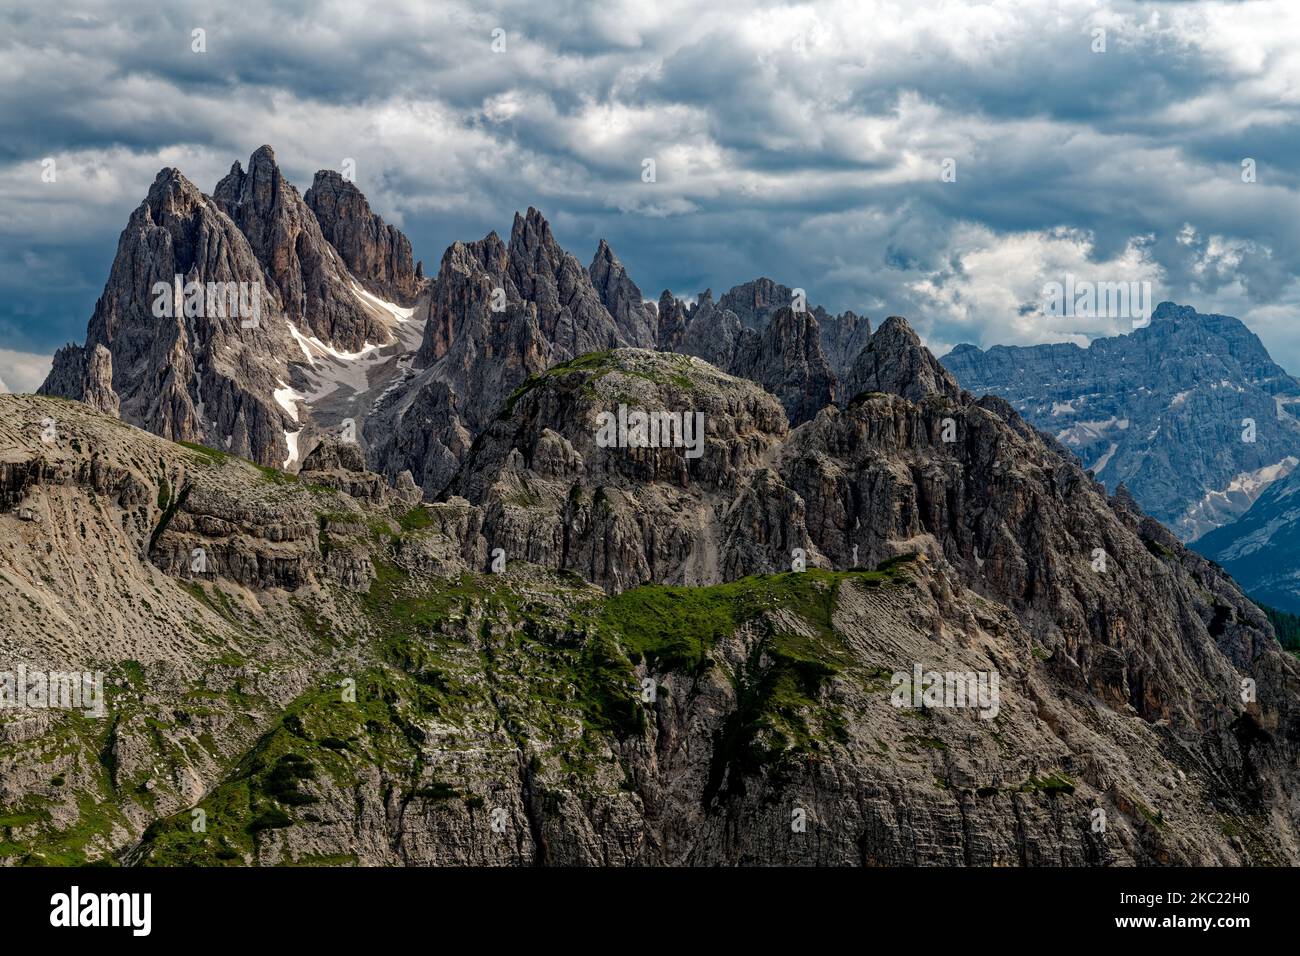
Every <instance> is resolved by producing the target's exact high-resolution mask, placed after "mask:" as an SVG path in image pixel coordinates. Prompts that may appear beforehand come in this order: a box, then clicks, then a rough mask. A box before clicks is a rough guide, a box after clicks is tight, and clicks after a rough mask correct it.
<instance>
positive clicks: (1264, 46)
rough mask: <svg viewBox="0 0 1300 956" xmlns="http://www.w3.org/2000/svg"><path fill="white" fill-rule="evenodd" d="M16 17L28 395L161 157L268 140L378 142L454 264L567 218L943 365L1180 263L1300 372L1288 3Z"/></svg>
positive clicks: (1296, 24)
mask: <svg viewBox="0 0 1300 956" xmlns="http://www.w3.org/2000/svg"><path fill="white" fill-rule="evenodd" d="M4 16H5V18H6V22H5V29H4V31H3V39H0V68H2V69H3V73H2V74H0V75H2V76H3V77H4V78H5V82H4V83H0V114H2V115H3V116H4V117H5V124H4V133H5V135H4V136H0V256H2V257H3V258H2V259H0V261H2V262H3V264H4V265H3V267H0V378H3V379H5V381H6V382H7V383H8V384H9V385H10V387H20V386H19V385H16V384H15V382H14V381H13V379H15V378H16V377H22V376H24V375H25V376H27V377H30V375H31V372H30V363H29V364H28V365H25V366H23V369H26V371H23V370H22V369H17V368H16V366H15V365H14V361H15V360H12V359H6V358H5V356H6V355H8V354H9V353H8V352H5V351H4V350H6V349H7V350H18V351H20V352H30V353H46V354H48V353H49V352H51V351H52V350H53V348H54V347H56V346H57V345H59V344H61V343H62V342H63V341H65V340H69V339H78V340H79V339H80V338H81V336H82V334H83V333H84V327H85V322H86V319H87V317H88V315H89V313H90V311H91V309H92V308H93V305H94V300H95V298H96V296H97V295H98V294H99V291H100V289H101V288H102V285H103V281H104V278H105V276H106V274H107V268H108V264H109V263H110V262H111V260H112V255H113V251H114V248H115V245H116V239H117V234H118V231H119V230H120V229H121V227H122V225H123V224H124V223H125V221H126V218H127V216H128V215H129V213H130V211H131V209H132V208H134V206H135V205H137V204H138V203H139V201H140V199H141V198H142V197H143V195H144V193H145V191H146V190H147V188H148V185H149V183H150V182H151V181H152V179H153V176H154V174H155V173H156V171H157V169H158V168H160V167H161V166H164V165H174V166H177V167H179V168H181V169H182V170H183V171H184V172H185V173H186V175H188V176H189V177H190V178H191V179H193V180H194V181H195V182H196V183H198V184H199V186H200V187H201V188H203V189H205V190H211V189H212V187H213V186H214V184H215V182H216V180H217V179H218V178H219V177H220V176H221V175H222V174H223V173H224V172H225V171H226V170H227V169H228V168H229V166H230V164H231V163H232V162H234V161H236V160H239V161H241V162H244V161H246V160H247V157H248V155H249V153H251V152H252V151H253V150H254V149H256V148H257V147H258V146H259V145H261V144H262V143H270V144H272V145H273V146H275V148H276V153H277V156H278V158H279V160H280V162H281V165H282V166H283V168H284V169H285V171H286V174H287V175H288V176H289V177H290V178H291V179H292V180H293V181H294V182H296V183H297V184H298V185H299V187H300V188H305V187H306V186H307V185H308V184H309V182H310V179H311V176H312V173H313V172H314V171H315V170H316V169H318V168H324V167H332V168H337V167H338V165H339V164H340V163H341V162H342V161H343V159H344V158H345V157H346V158H351V159H355V160H356V161H357V164H358V181H359V184H360V185H361V187H362V188H363V189H364V190H365V191H366V193H367V195H368V196H369V198H370V199H371V202H372V204H373V205H374V206H375V207H376V209H378V210H379V211H380V212H381V213H382V214H383V215H385V216H386V217H387V218H388V219H390V221H394V222H397V223H398V224H399V225H401V227H402V228H403V229H404V230H405V231H406V232H407V233H408V234H409V235H410V237H411V239H412V242H413V243H414V245H415V247H416V252H417V255H418V256H420V257H422V258H423V259H424V260H425V265H426V269H428V270H429V271H431V272H432V271H434V270H435V269H436V265H437V262H438V260H439V259H440V258H441V255H442V252H443V250H444V249H445V247H446V246H447V244H448V243H449V242H450V241H452V240H453V239H457V238H479V237H481V236H482V235H484V234H486V233H487V232H488V231H490V230H493V229H495V230H496V231H498V232H499V233H502V234H507V233H508V231H509V228H510V223H511V218H512V216H513V213H514V212H515V210H517V209H524V208H527V207H528V206H530V205H533V206H537V207H538V208H540V209H541V210H542V211H543V212H544V213H545V214H546V215H547V216H548V217H549V218H550V219H551V221H552V224H553V226H554V228H555V230H556V232H557V235H558V236H559V238H560V240H561V242H562V243H564V244H565V245H566V246H567V247H568V248H570V250H571V251H572V252H574V254H575V255H577V256H578V257H579V258H580V259H582V260H583V261H584V262H585V261H587V260H588V259H589V258H590V256H591V255H592V253H593V251H594V249H595V246H596V243H597V241H598V240H599V239H600V238H602V237H604V238H608V239H609V241H610V242H611V243H612V244H613V245H614V248H615V249H616V250H617V252H618V253H619V255H620V257H621V258H622V259H623V260H624V262H625V263H626V264H627V265H628V267H629V269H630V271H631V272H632V274H633V276H634V278H635V279H636V280H637V282H638V283H639V284H640V285H641V287H642V290H643V292H644V293H645V294H646V295H647V296H649V297H657V296H658V293H659V291H660V290H661V289H663V288H665V287H667V288H671V289H672V290H673V291H674V292H675V293H677V294H678V295H694V294H696V293H697V292H699V291H702V290H703V289H704V288H707V287H712V288H713V290H714V292H715V294H716V293H719V292H721V291H723V290H725V289H726V288H728V287H729V286H730V285H733V284H736V283H739V282H743V281H747V280H749V279H752V278H754V277H755V276H757V275H760V274H767V275H771V276H773V277H774V278H777V279H779V280H781V281H783V282H785V283H787V284H789V285H798V286H802V287H804V288H806V289H808V290H809V294H810V297H811V299H812V300H813V301H814V302H818V303H822V304H824V305H826V306H827V307H829V308H833V309H843V308H852V309H854V310H856V311H859V312H866V313H868V314H871V315H872V316H873V318H876V319H879V318H882V317H883V315H885V314H889V313H900V314H904V315H908V316H909V317H910V318H912V319H913V321H914V323H915V324H916V326H917V327H918V329H919V330H920V331H921V332H922V333H923V334H924V335H925V336H926V338H927V341H929V342H930V343H931V344H932V345H933V346H934V347H936V348H937V349H939V350H943V349H946V348H947V347H948V346H951V345H953V344H955V343H956V342H958V341H962V340H974V341H977V342H979V343H981V344H984V345H989V344H993V343H994V342H999V341H1006V342H1012V341H1015V342H1034V341H1048V340H1053V339H1060V338H1062V337H1063V336H1065V335H1069V334H1071V333H1074V332H1077V331H1078V330H1075V329H1067V330H1063V329H1059V328H1053V327H1052V326H1051V325H1050V324H1049V323H1046V322H1044V320H1043V319H1042V316H1041V315H1039V314H1038V311H1037V303H1038V299H1039V290H1040V288H1041V286H1042V284H1043V282H1045V281H1049V280H1052V279H1059V278H1060V276H1061V274H1062V273H1064V272H1066V271H1070V272H1074V273H1075V274H1077V275H1080V276H1083V277H1089V278H1093V279H1099V280H1101V279H1104V280H1120V279H1148V280H1150V281H1152V282H1153V284H1154V285H1155V287H1156V294H1157V296H1158V297H1162V298H1175V299H1178V300H1180V301H1187V302H1190V303H1192V304H1194V305H1197V306H1198V307H1200V308H1202V309H1203V310H1213V311H1221V312H1229V313H1234V314H1238V315H1241V316H1242V317H1243V318H1244V319H1246V320H1247V321H1248V322H1249V323H1251V324H1252V326H1253V327H1254V328H1256V330H1257V331H1258V332H1259V333H1260V335H1261V337H1262V338H1263V339H1264V340H1265V343H1266V344H1267V345H1268V346H1269V347H1270V348H1271V349H1272V350H1273V351H1274V353H1275V355H1277V357H1279V358H1280V359H1281V360H1282V361H1283V362H1284V364H1288V365H1289V366H1290V367H1292V368H1293V369H1296V370H1300V332H1298V331H1293V326H1295V323H1294V321H1293V317H1294V315H1295V309H1296V306H1297V304H1300V289H1298V288H1297V284H1296V280H1295V278H1294V275H1295V272H1296V262H1297V253H1298V252H1300V215H1298V213H1300V182H1298V181H1297V177H1298V176H1300V172H1297V171H1296V170H1295V169H1294V168H1293V167H1294V164H1293V163H1292V162H1290V159H1291V157H1293V156H1294V155H1295V154H1296V152H1297V149H1298V148H1300V123H1297V122H1296V120H1297V118H1298V117H1297V111H1298V110H1300V94H1298V93H1297V90H1300V51H1297V50H1296V49H1294V47H1295V44H1294V43H1292V42H1291V41H1290V39H1289V38H1290V37H1294V36H1295V35H1297V34H1300V14H1298V13H1297V12H1296V10H1295V9H1294V8H1293V7H1292V6H1291V5H1288V4H1286V3H1283V2H1279V3H1247V4H1218V3H1204V4H1141V3H1092V2H1084V0H1077V2H1076V0H1064V2H1061V3H1057V4H1043V3H1039V2H1030V0H1023V2H1015V0H1005V2H997V3H989V4H980V5H975V4H969V3H940V2H935V3H873V2H862V0H846V2H815V3H809V4H802V5H797V6H789V5H785V4H779V3H755V4H748V5H742V4H734V3H722V2H717V3H699V2H695V3H678V2H675V0H670V2H665V3H659V4H644V3H608V4H599V5H597V4H590V3H585V2H577V0H573V2H564V3H546V4H538V3H502V4H499V5H496V6H493V7H491V8H489V7H485V6H482V5H477V4H475V5H470V4H467V3H445V4H436V5H429V4H425V3H419V2H410V3H400V2H396V3H386V4H383V5H376V6H374V7H372V8H369V9H362V8H361V6H360V5H359V4H356V3H329V4H312V3H288V2H263V3H256V4H246V5H243V4H235V5H231V4H223V5H220V6H219V7H218V6H211V7H210V6H209V5H207V4H201V3H187V2H181V3H173V4H168V5H166V6H165V7H162V8H160V7H159V5H157V4H156V3H145V2H136V0H118V2H114V3H111V4H110V3H80V4H72V5H59V6H58V7H57V8H53V9H49V10H36V11H29V12H18V11H14V12H8V13H6V14H4ZM196 28H201V29H203V30H205V31H206V43H207V52H206V53H203V54H196V53H194V52H192V50H191V42H192V40H191V31H192V30H194V29H196ZM498 28H499V29H501V30H504V31H505V41H506V49H505V51H504V52H499V53H497V52H493V49H492V39H493V30H494V29H498ZM1096 28H1103V29H1105V31H1106V51H1105V52H1104V53H1096V52H1093V44H1094V36H1093V30H1094V29H1096ZM47 157H53V158H55V159H56V160H57V162H58V165H59V170H60V177H59V180H58V182H57V183H54V184H49V183H42V182H41V179H40V173H41V168H42V167H41V162H42V160H43V159H45V158H47ZM1247 157H1249V158H1253V159H1254V160H1255V161H1256V163H1257V171H1258V181H1257V182H1256V183H1253V184H1246V183H1243V182H1242V181H1241V161H1242V160H1243V159H1244V158H1247ZM948 158H951V159H953V160H955V162H956V168H957V180H956V182H942V181H941V179H940V168H941V163H942V162H943V161H944V160H945V159H948ZM645 159H653V160H654V161H655V163H656V166H657V182H655V183H653V184H647V183H643V182H642V181H641V171H642V161H643V160H645ZM1092 331H1093V333H1094V334H1096V333H1099V332H1103V331H1107V330H1106V329H1105V328H1097V329H1094V330H1092ZM6 362H9V363H10V364H9V365H8V366H6V364H5V363H6ZM7 368H14V369H15V371H12V372H10V371H7Z"/></svg>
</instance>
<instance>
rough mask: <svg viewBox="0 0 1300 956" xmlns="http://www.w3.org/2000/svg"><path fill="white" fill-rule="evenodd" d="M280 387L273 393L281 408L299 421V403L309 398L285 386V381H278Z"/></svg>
mask: <svg viewBox="0 0 1300 956" xmlns="http://www.w3.org/2000/svg"><path fill="white" fill-rule="evenodd" d="M276 382H278V383H279V385H280V387H279V388H277V389H276V390H275V391H274V392H272V393H271V395H272V397H274V398H275V400H276V402H277V403H278V404H279V406H280V407H281V408H283V409H284V410H285V411H286V412H288V413H289V417H290V418H292V419H293V420H294V421H295V422H296V421H298V403H299V402H301V401H302V400H303V399H305V398H306V397H307V396H306V395H304V394H302V392H299V391H298V390H297V389H294V388H291V387H290V386H288V385H285V384H284V380H283V379H276Z"/></svg>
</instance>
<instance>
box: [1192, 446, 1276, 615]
mask: <svg viewBox="0 0 1300 956" xmlns="http://www.w3.org/2000/svg"><path fill="white" fill-rule="evenodd" d="M1298 492H1300V471H1292V472H1291V474H1289V475H1287V476H1286V477H1285V478H1282V479H1280V480H1278V481H1275V482H1273V484H1271V485H1269V486H1268V487H1267V488H1265V489H1264V491H1263V493H1262V494H1260V496H1259V497H1258V498H1257V499H1256V500H1255V503H1254V504H1253V505H1251V506H1250V510H1249V511H1247V512H1246V513H1245V514H1244V515H1242V516H1241V517H1240V518H1238V519H1237V520H1236V521H1233V522H1231V523H1230V524H1226V525H1224V526H1223V527H1221V528H1216V529H1215V530H1213V531H1211V532H1210V533H1209V534H1207V535H1205V536H1204V537H1201V538H1198V539H1197V540H1196V541H1194V542H1193V543H1192V547H1194V548H1195V549H1196V550H1197V551H1199V552H1200V553H1201V554H1203V555H1205V556H1206V557H1207V558H1211V559H1212V560H1214V561H1217V562H1218V563H1219V564H1221V565H1223V567H1224V569H1226V570H1227V571H1228V573H1229V574H1231V575H1232V576H1233V578H1235V579H1236V580H1237V581H1238V582H1239V583H1240V584H1241V586H1242V588H1243V589H1244V590H1245V591H1246V592H1247V593H1248V594H1250V595H1251V597H1253V598H1256V599H1257V600H1259V601H1262V602H1264V603H1265V604H1267V605H1271V606H1272V607H1276V608H1281V609H1282V610H1284V611H1290V612H1291V613H1293V614H1300V497H1298V496H1297V493H1298Z"/></svg>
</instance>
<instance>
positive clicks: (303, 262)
mask: <svg viewBox="0 0 1300 956" xmlns="http://www.w3.org/2000/svg"><path fill="white" fill-rule="evenodd" d="M212 198H213V200H214V201H215V202H216V204H217V205H218V206H219V207H220V208H221V210H222V211H223V212H225V213H226V215H228V216H229V217H230V218H231V219H232V220H233V221H234V222H235V223H236V224H237V225H238V226H239V228H240V230H241V231H242V232H243V233H244V235H245V236H246V237H247V238H248V243H249V246H250V247H251V248H252V250H253V254H254V255H255V256H256V257H257V260H258V262H260V263H261V264H262V266H263V268H265V270H266V273H267V276H268V278H269V279H270V280H271V282H272V284H273V285H274V286H275V287H276V289H277V290H278V292H279V298H280V302H281V304H282V306H283V308H284V313H285V316H286V317H287V318H288V320H289V321H290V322H293V323H294V324H295V325H297V326H298V327H299V328H301V329H307V330H310V332H311V333H312V334H314V335H316V336H317V337H318V338H320V339H321V340H322V341H324V342H330V343H333V344H334V345H335V346H337V347H338V348H340V349H342V350H344V351H347V352H356V351H359V350H360V349H361V348H362V347H363V346H364V345H365V344H366V343H367V342H374V343H382V342H387V341H389V340H390V338H391V335H392V333H391V331H390V329H389V328H388V327H387V326H386V325H384V324H383V323H382V322H381V321H379V320H378V319H377V318H376V317H375V316H374V315H373V314H372V313H371V312H370V311H368V310H367V309H366V308H365V307H364V306H363V305H362V303H361V302H360V301H358V297H357V295H356V293H355V291H354V290H353V288H352V286H353V284H354V283H355V280H354V279H353V277H352V276H351V275H350V274H349V272H348V269H347V266H346V265H345V264H344V260H343V257H342V256H340V255H339V253H338V252H337V251H336V250H335V249H334V247H333V246H331V245H330V244H329V242H327V241H326V239H325V236H324V234H323V233H322V232H321V227H320V224H319V223H318V222H317V221H316V216H315V215H314V214H313V212H312V210H311V207H310V206H309V205H308V204H307V203H306V202H305V201H304V200H303V198H302V196H301V195H299V193H298V190H297V189H296V188H294V186H293V185H292V184H291V183H289V182H288V181H286V180H285V178H284V176H282V175H281V173H280V168H279V166H277V165H276V162H275V152H274V151H273V150H272V149H271V147H269V146H263V147H261V148H260V149H258V150H257V152H255V153H253V155H252V156H251V157H250V158H249V160H248V171H247V172H244V170H243V169H242V167H240V165H239V163H235V165H234V166H232V167H231V169H230V173H229V175H227V176H226V177H225V178H224V179H222V180H221V182H219V183H217V188H216V189H215V190H213V193H212ZM321 202H322V203H323V204H324V206H325V208H327V209H330V210H331V211H335V210H334V207H332V206H329V205H328V204H327V203H325V201H324V200H323V199H322V200H321ZM331 225H332V226H333V225H335V223H334V221H333V220H331ZM343 235H347V233H346V232H344V233H343Z"/></svg>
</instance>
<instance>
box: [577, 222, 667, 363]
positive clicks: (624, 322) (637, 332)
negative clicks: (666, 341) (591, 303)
mask: <svg viewBox="0 0 1300 956" xmlns="http://www.w3.org/2000/svg"><path fill="white" fill-rule="evenodd" d="M587 274H588V275H590V276H591V283H592V285H594V286H595V287H596V292H597V294H599V296H600V301H601V303H602V304H603V305H604V306H605V308H606V310H607V311H608V312H609V314H610V315H611V316H613V317H614V322H615V323H616V324H617V325H618V329H619V332H620V333H621V334H622V336H623V338H624V340H626V341H627V342H628V343H629V344H631V345H635V346H638V347H640V348H653V347H654V346H655V344H656V343H657V342H658V335H657V329H656V326H657V322H658V316H657V314H656V311H655V309H654V307H653V306H651V305H650V304H649V303H647V302H645V300H644V298H643V297H642V295H641V289H640V288H639V287H638V286H637V284H636V283H635V282H633V281H632V278H631V276H629V275H628V274H627V269H626V268H624V266H623V263H622V262H621V261H620V260H619V258H618V256H616V255H615V254H614V250H613V249H611V248H610V246H609V243H607V242H606V241H605V240H604V239H602V240H600V245H598V246H597V247H596V255H595V257H594V258H593V259H592V260H591V265H590V266H588V267H587Z"/></svg>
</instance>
